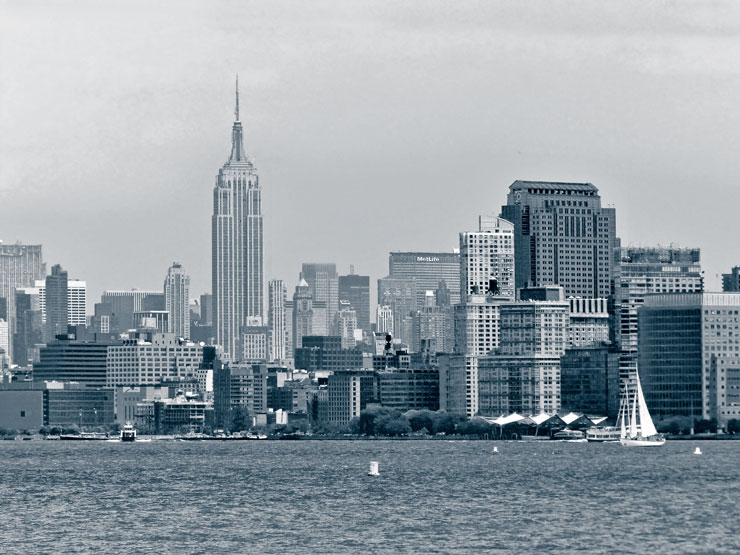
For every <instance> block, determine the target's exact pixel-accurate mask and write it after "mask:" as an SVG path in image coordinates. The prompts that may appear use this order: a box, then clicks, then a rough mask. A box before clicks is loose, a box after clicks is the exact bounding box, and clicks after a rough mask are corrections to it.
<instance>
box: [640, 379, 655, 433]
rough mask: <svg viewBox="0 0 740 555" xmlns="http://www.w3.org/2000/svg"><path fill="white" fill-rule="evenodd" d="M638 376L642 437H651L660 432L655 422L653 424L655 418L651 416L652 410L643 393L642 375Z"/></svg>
mask: <svg viewBox="0 0 740 555" xmlns="http://www.w3.org/2000/svg"><path fill="white" fill-rule="evenodd" d="M636 377H637V402H638V403H639V405H640V431H641V433H642V437H650V436H654V435H655V434H657V433H658V430H656V429H655V424H653V419H652V418H650V412H649V411H648V408H647V403H646V402H645V396H644V395H643V394H642V386H641V385H640V377H639V376H636Z"/></svg>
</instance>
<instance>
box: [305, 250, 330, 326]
mask: <svg viewBox="0 0 740 555" xmlns="http://www.w3.org/2000/svg"><path fill="white" fill-rule="evenodd" d="M301 279H304V280H306V283H308V286H309V288H310V289H311V296H312V297H313V308H314V322H313V328H314V334H316V335H329V334H331V330H332V329H334V320H335V318H336V315H337V310H338V309H339V275H338V274H337V265H336V264H313V263H311V264H303V266H302V268H301ZM321 307H325V308H326V310H325V311H324V312H323V319H321V320H320V318H321V316H322V312H321V311H317V310H316V309H317V308H321Z"/></svg>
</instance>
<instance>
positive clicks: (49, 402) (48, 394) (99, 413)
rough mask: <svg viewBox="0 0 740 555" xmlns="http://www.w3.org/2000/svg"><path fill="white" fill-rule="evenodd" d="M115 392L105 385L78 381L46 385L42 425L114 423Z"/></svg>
mask: <svg viewBox="0 0 740 555" xmlns="http://www.w3.org/2000/svg"><path fill="white" fill-rule="evenodd" d="M114 400H115V394H114V391H113V390H112V389H108V388H90V387H85V386H83V385H80V384H70V383H65V384H58V385H50V386H47V389H46V390H45V391H44V413H45V416H44V425H46V426H70V425H74V424H76V425H78V426H79V427H80V429H82V430H84V429H85V428H97V427H102V426H110V425H111V424H113V423H114V422H115V419H116V414H115V403H114Z"/></svg>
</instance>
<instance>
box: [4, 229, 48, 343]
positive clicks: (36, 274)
mask: <svg viewBox="0 0 740 555" xmlns="http://www.w3.org/2000/svg"><path fill="white" fill-rule="evenodd" d="M45 275H46V265H45V264H44V261H43V257H42V256H41V245H24V244H22V243H16V244H14V245H9V244H5V243H3V242H2V241H0V299H5V301H4V305H5V312H6V315H5V316H6V318H5V319H6V320H8V322H9V328H10V333H15V330H16V328H15V314H16V310H15V290H16V289H17V288H22V287H33V285H34V282H35V281H36V280H37V279H43V278H44V276H45ZM11 350H12V346H11ZM11 355H12V353H11Z"/></svg>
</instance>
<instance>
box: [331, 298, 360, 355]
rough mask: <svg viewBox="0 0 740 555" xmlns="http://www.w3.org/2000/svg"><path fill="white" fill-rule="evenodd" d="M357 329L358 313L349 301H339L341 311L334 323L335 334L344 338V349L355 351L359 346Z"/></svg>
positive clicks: (338, 312)
mask: <svg viewBox="0 0 740 555" xmlns="http://www.w3.org/2000/svg"><path fill="white" fill-rule="evenodd" d="M356 329H357V312H355V310H354V309H353V308H352V305H351V304H350V303H349V301H339V310H338V311H337V315H336V318H335V321H334V333H335V334H336V335H338V336H339V337H341V338H342V348H343V349H353V348H354V347H355V345H356V344H357V342H356V340H355V330H356Z"/></svg>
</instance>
